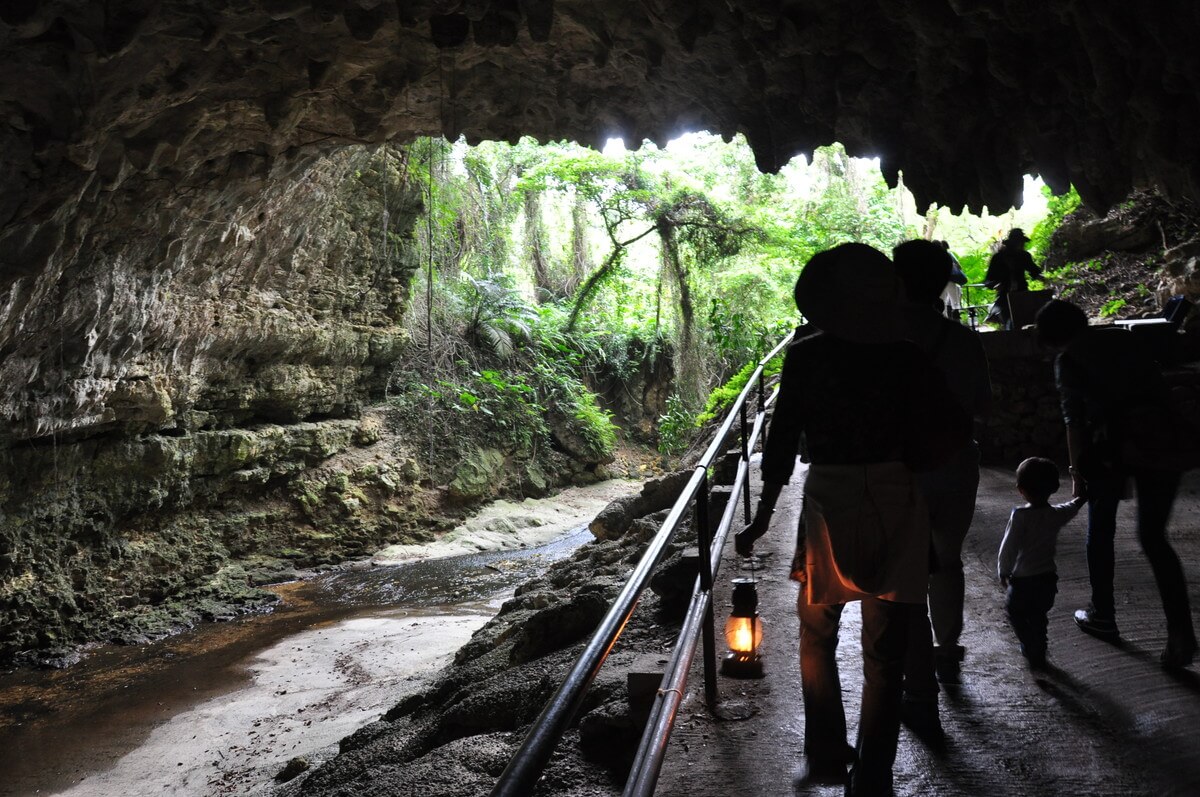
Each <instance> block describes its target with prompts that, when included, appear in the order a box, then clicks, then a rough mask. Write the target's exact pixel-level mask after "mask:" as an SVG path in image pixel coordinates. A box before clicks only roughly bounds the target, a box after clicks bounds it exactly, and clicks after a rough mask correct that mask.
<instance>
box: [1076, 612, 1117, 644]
mask: <svg viewBox="0 0 1200 797" xmlns="http://www.w3.org/2000/svg"><path fill="white" fill-rule="evenodd" d="M1075 625H1077V626H1079V630H1080V631H1082V632H1084V633H1085V634H1091V635H1092V636H1094V637H1099V638H1100V639H1108V640H1113V639H1116V638H1117V637H1119V636H1120V635H1121V634H1120V632H1119V631H1118V630H1117V621H1116V620H1114V619H1112V618H1111V617H1104V616H1102V615H1099V614H1097V613H1096V610H1095V609H1093V608H1092V607H1091V606H1089V607H1087V608H1086V609H1079V610H1078V611H1076V612H1075Z"/></svg>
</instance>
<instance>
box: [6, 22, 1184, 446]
mask: <svg viewBox="0 0 1200 797" xmlns="http://www.w3.org/2000/svg"><path fill="white" fill-rule="evenodd" d="M1198 14H1200V11H1198V10H1197V9H1196V7H1194V6H1181V7H1173V8H1166V7H1161V8H1160V7H1158V6H1145V7H1138V8H1136V9H1134V8H1132V7H1128V6H1126V5H1121V4H1103V5H1099V4H1095V3H1087V2H1083V0H1074V1H1071V2H1068V1H1066V0H1058V1H1057V2H1054V1H1052V2H1038V3H1033V2H1010V3H1006V4H1004V5H1003V6H1002V10H999V9H997V7H995V4H990V3H981V2H967V0H944V1H938V0H933V1H930V0H921V1H920V2H917V0H907V1H906V2H895V3H872V2H865V1H864V0H855V1H854V2H838V3H832V2H816V1H815V0H807V1H803V0H802V1H800V2H784V1H783V0H757V1H755V2H746V3H737V4H728V3H723V2H715V0H706V1H705V2H695V3H681V2H665V0H657V1H653V2H647V3H639V4H636V5H634V4H625V3H610V4H596V3H591V2H582V0H576V1H575V2H568V1H567V0H558V2H554V1H553V0H521V1H520V2H516V1H515V0H494V1H490V0H441V1H439V2H432V1H428V2H391V1H390V0H384V1H378V0H320V2H316V1H313V2H305V1H303V0H246V2H236V3H235V2H228V1H227V0H217V1H216V2H199V1H198V0H191V1H188V0H158V1H155V2H151V0H114V1H113V2H109V3H105V4H97V3H91V2H82V1H81V0H74V1H68V0H57V1H53V0H52V1H51V2H33V1H32V0H15V1H14V2H8V3H5V4H4V5H3V7H2V8H0V58H2V59H3V63H4V64H5V67H6V68H5V70H4V71H3V73H2V74H0V108H3V109H4V112H5V116H4V121H3V122H2V123H0V175H2V176H3V177H2V179H3V190H0V360H2V363H0V411H2V414H3V423H2V424H0V425H2V426H6V427H7V429H0V440H3V439H29V438H42V437H45V436H47V435H49V434H57V433H59V432H61V431H63V430H66V429H71V428H87V429H93V428H112V427H113V425H114V424H115V425H117V426H121V425H122V424H130V423H132V424H133V425H137V424H139V423H142V424H143V425H145V426H147V427H155V426H161V425H162V424H161V418H159V416H160V415H162V414H163V412H164V410H163V408H162V407H163V405H162V401H163V399H164V397H169V398H170V400H171V402H172V412H173V413H174V415H175V416H176V417H179V416H180V415H181V414H182V413H187V412H189V411H191V409H190V408H191V407H193V405H195V403H196V402H200V405H198V406H201V408H200V409H199V410H198V411H201V412H204V411H207V410H204V409H203V406H202V405H204V403H205V397H206V396H210V397H211V398H212V401H211V402H209V403H212V404H220V405H221V406H222V407H225V408H227V409H229V410H230V411H236V408H237V406H239V405H247V407H248V411H249V412H251V413H254V412H258V411H260V410H264V411H271V408H270V407H268V405H269V404H270V403H271V399H270V398H269V396H268V395H267V394H268V393H270V387H269V386H268V385H267V384H266V382H268V381H269V380H271V379H274V380H275V381H277V382H278V381H280V380H282V381H287V380H290V379H292V378H293V377H296V376H298V374H297V372H295V371H294V370H293V371H290V372H287V373H284V372H283V371H280V370H279V369H276V370H275V371H274V372H271V373H267V374H258V373H257V372H258V371H259V369H261V368H262V366H260V365H259V364H258V362H257V361H256V360H255V359H254V356H253V355H251V354H250V353H249V352H250V350H251V349H252V348H259V349H265V350H266V351H264V352H263V356H265V357H267V358H270V357H271V354H272V351H271V345H272V344H271V343H270V342H269V339H271V338H272V337H275V335H274V333H273V332H272V329H273V326H274V325H277V324H278V323H280V322H282V321H286V320H287V319H288V318H290V315H289V313H290V311H289V310H288V309H287V308H288V307H290V306H293V305H295V304H297V303H299V304H300V305H306V304H311V293H310V295H309V296H301V297H295V296H293V295H292V293H293V292H294V291H296V290H297V289H299V290H300V291H302V292H304V291H306V290H307V289H306V288H305V287H304V286H305V284H306V278H304V276H303V275H300V278H299V279H294V278H293V276H294V275H293V272H292V271H290V270H288V269H287V268H284V267H281V266H279V265H278V263H277V262H274V261H280V260H282V261H285V262H286V261H288V260H289V258H291V257H292V255H291V254H290V252H291V251H292V250H295V251H296V252H298V253H300V255H303V253H304V251H305V250H306V249H308V248H311V247H310V246H309V245H306V244H305V239H304V235H305V230H304V226H305V225H303V224H301V225H300V226H299V227H298V228H297V229H289V230H286V231H285V230H283V229H278V230H272V229H271V225H272V224H282V223H283V222H284V220H286V219H292V218H295V219H306V218H307V217H306V216H305V214H304V212H303V208H304V207H305V206H306V205H305V203H306V202H308V203H313V204H314V205H319V202H318V195H317V194H314V193H313V192H314V191H315V189H314V187H313V186H314V185H315V184H314V182H313V175H315V174H318V173H321V172H322V170H326V169H329V168H331V167H330V165H329V164H328V163H327V162H325V161H323V160H321V158H323V157H324V155H325V154H327V153H329V152H331V151H333V150H335V149H336V148H338V147H342V146H345V145H346V144H353V143H362V142H378V141H382V140H385V139H389V138H393V137H396V138H400V139H406V138H410V137H412V136H415V135H419V134H423V133H434V132H439V131H442V132H446V133H448V134H450V135H451V136H453V135H456V134H458V133H459V132H463V133H465V134H466V135H467V137H468V139H469V140H473V139H479V138H485V137H486V138H514V137H516V136H518V135H520V134H522V133H531V134H534V135H538V136H541V137H543V138H550V137H556V138H557V137H573V138H576V139H579V140H583V141H587V142H597V141H601V140H603V139H605V138H606V137H608V136H610V135H613V134H623V135H625V136H626V137H627V138H628V139H630V140H632V141H640V140H641V138H642V137H643V136H650V137H653V138H655V139H657V140H659V141H660V142H661V141H664V140H665V139H667V138H669V137H670V136H671V135H672V134H673V133H675V132H678V131H680V130H682V129H686V128H699V127H704V128H708V129H712V130H717V131H721V132H724V133H730V134H731V133H734V132H738V131H741V132H744V133H746V134H747V136H748V138H749V139H750V141H751V143H752V145H753V146H754V148H755V151H756V154H757V156H758V159H759V162H760V164H762V165H763V166H764V167H767V168H773V167H775V166H777V165H778V164H780V163H782V162H783V161H785V160H786V159H787V158H788V157H790V156H792V155H793V154H796V153H798V152H805V151H809V150H811V148H812V147H813V146H816V145H819V144H823V143H828V142H830V141H832V140H834V139H837V140H840V141H842V142H843V143H845V144H846V145H847V146H848V147H849V148H850V149H851V150H853V151H857V152H863V153H870V154H878V155H880V156H881V157H882V158H883V164H884V168H885V172H886V173H888V174H889V175H894V173H895V171H896V170H897V169H900V168H903V169H904V172H905V182H906V184H907V185H908V186H909V187H910V188H912V189H913V190H914V191H915V192H916V193H917V194H918V195H919V196H922V197H924V198H925V199H936V200H938V201H939V202H940V203H942V204H945V205H949V206H952V207H956V206H959V205H961V204H963V203H970V204H972V205H973V206H979V205H980V204H981V203H984V202H987V203H990V204H991V205H992V206H993V207H998V206H1004V205H1007V204H1009V203H1010V202H1011V201H1013V200H1014V199H1015V197H1017V196H1019V194H1020V189H1021V175H1022V173H1024V172H1026V171H1036V172H1039V173H1041V174H1042V175H1043V176H1044V177H1045V178H1046V179H1047V180H1048V181H1049V182H1050V183H1051V185H1054V186H1056V187H1059V188H1065V186H1066V185H1067V183H1068V182H1073V183H1074V184H1075V185H1076V186H1077V187H1078V188H1079V190H1080V191H1081V193H1082V194H1083V195H1084V197H1085V199H1088V200H1089V201H1091V202H1092V203H1093V204H1096V205H1098V206H1104V205H1106V204H1109V203H1111V202H1113V201H1115V200H1116V199H1119V198H1121V197H1123V196H1124V195H1125V194H1126V193H1127V191H1128V189H1129V188H1130V187H1131V186H1132V185H1136V184H1142V183H1155V184H1158V185H1159V186H1161V187H1162V188H1163V189H1164V190H1165V191H1166V192H1167V193H1168V195H1187V196H1196V195H1200V180H1198V177H1200V163H1197V161H1196V159H1195V157H1194V146H1193V139H1194V137H1193V131H1194V130H1195V129H1196V127H1197V125H1196V124H1195V123H1196V122H1197V121H1198V120H1200V104H1198V98H1200V54H1198V53H1197V50H1196V48H1195V47H1193V46H1192V40H1193V39H1192V37H1193V34H1195V33H1196V32H1197V31H1200V25H1197V20H1198V16H1197V15H1198ZM293 202H294V203H296V209H295V210H291V211H285V210H284V206H285V205H287V204H289V203H293ZM264 226H265V228H266V229H260V228H263V227H264ZM164 292H169V293H170V295H171V297H172V300H171V301H163V300H162V298H161V296H160V294H162V293H164ZM231 296H238V297H242V298H239V299H238V302H239V303H240V302H242V301H244V302H245V306H246V307H252V308H254V309H253V310H252V311H250V314H249V315H251V316H253V318H249V317H247V318H246V319H245V321H246V325H247V327H254V328H257V329H260V330H262V331H261V336H262V338H263V340H262V341H260V342H253V341H252V338H249V337H247V336H245V335H243V334H241V333H231V332H230V331H229V326H228V325H230V324H232V325H233V326H234V327H235V328H238V327H239V325H240V324H241V320H240V319H237V318H234V319H228V318H222V314H223V313H225V312H226V311H225V310H224V309H223V308H222V307H221V304H222V302H224V301H227V300H228V299H229V298H230V297H231ZM176 300H178V301H176ZM334 301H335V302H336V300H334ZM175 308H178V309H175ZM206 312H207V316H206V317H205V319H204V323H202V324H201V323H199V318H200V317H201V316H203V315H204V314H205V313H206ZM238 312H240V311H235V315H236V314H237V313H238ZM312 323H313V326H311V327H310V328H311V329H312V330H313V331H312V335H311V336H310V337H309V338H308V339H307V340H301V339H295V338H293V339H290V340H289V341H288V343H287V344H285V349H286V351H283V352H280V354H281V355H282V359H284V361H285V362H287V361H288V358H289V357H290V358H291V360H293V361H297V362H298V361H311V362H308V364H307V365H306V366H305V367H308V368H311V369H317V371H319V372H317V371H313V372H311V373H306V374H305V376H308V377H311V379H310V380H309V385H308V392H309V394H310V396H311V403H312V407H313V408H318V407H321V408H325V409H323V410H320V411H323V412H332V413H337V412H340V411H341V410H339V408H344V407H347V406H349V404H351V403H353V399H352V398H351V397H350V394H352V393H353V392H354V389H353V388H352V385H353V384H355V381H354V380H355V378H356V377H355V375H354V370H355V368H356V367H357V366H356V364H355V363H357V362H361V361H362V360H363V359H364V358H370V357H373V356H377V355H376V354H370V353H366V354H364V352H365V351H366V350H367V349H369V346H370V345H371V344H370V343H369V342H368V341H365V340H364V339H363V338H362V337H361V336H355V335H352V336H351V338H353V339H349V338H347V339H344V340H342V339H339V340H338V341H334V340H330V339H328V338H327V337H325V335H327V334H332V335H334V336H335V337H336V335H337V334H340V333H334V332H329V331H328V330H324V331H322V330H320V329H318V327H320V326H321V325H322V324H323V321H322V319H321V318H320V317H318V316H317V315H316V314H314V315H313V317H312ZM251 343H253V345H250V344H251ZM300 349H307V351H306V352H301V351H300ZM322 350H324V351H326V352H327V354H322V353H321V351H322ZM276 359H278V358H276ZM159 361H170V362H171V363H173V367H176V368H178V369H181V370H183V371H186V372H187V373H188V375H189V378H188V380H185V382H186V387H185V386H184V384H183V383H179V382H175V381H171V380H168V381H169V384H168V383H163V382H162V381H161V380H159V381H158V382H155V381H154V380H155V378H156V376H157V374H158V371H159V370H162V369H160V368H159V366H158V365H157V364H156V363H157V362H159ZM347 363H348V365H347ZM347 367H348V368H349V370H346V368H347ZM118 374H121V376H118ZM143 374H144V378H143V376H142V375H143ZM247 381H249V382H257V383H258V384H257V385H256V386H253V387H250V388H246V389H243V388H242V387H241V386H240V385H241V384H242V383H244V382H247ZM222 391H224V393H225V395H224V397H223V398H219V397H218V394H220V393H222ZM285 392H286V390H285ZM286 404H287V402H286V401H284V402H275V409H274V411H277V412H278V413H281V414H282V415H284V416H287V415H295V416H298V417H299V416H303V415H304V414H305V413H306V412H308V411H309V407H307V406H304V407H300V408H299V409H298V410H296V411H293V410H291V409H289V408H288V407H287V406H285V405H286ZM176 405H178V407H177V406H176ZM314 411H315V409H314ZM139 413H143V414H145V417H143V418H141V419H140V420H139V417H138V415H139Z"/></svg>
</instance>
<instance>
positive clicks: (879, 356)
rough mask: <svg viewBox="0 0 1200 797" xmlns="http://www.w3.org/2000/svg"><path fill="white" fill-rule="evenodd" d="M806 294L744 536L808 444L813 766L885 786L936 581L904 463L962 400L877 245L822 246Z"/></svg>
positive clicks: (755, 530)
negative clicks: (852, 618) (846, 701)
mask: <svg viewBox="0 0 1200 797" xmlns="http://www.w3.org/2000/svg"><path fill="white" fill-rule="evenodd" d="M795 299H796V306H797V308H798V309H799V310H800V312H801V314H802V315H803V316H804V317H805V318H806V319H807V321H808V322H809V323H808V326H807V327H806V328H803V329H802V332H803V334H801V335H798V336H797V340H796V341H794V342H793V343H792V344H791V346H789V348H788V350H787V353H786V355H785V359H784V365H783V371H782V374H781V385H780V392H779V400H778V402H777V404H776V407H775V414H774V418H773V419H772V421H771V429H770V433H769V435H768V439H767V444H766V448H765V451H764V454H763V464H762V478H763V488H762V493H761V496H760V503H759V505H758V510H757V512H756V513H755V516H754V519H753V520H752V522H751V523H750V525H749V526H747V527H746V528H745V529H744V530H743V531H741V532H740V533H738V534H737V536H736V547H737V551H738V553H739V554H740V555H742V556H748V555H750V553H751V552H752V549H753V545H754V541H755V540H757V539H758V538H759V537H761V536H762V535H763V534H764V533H766V531H767V529H768V527H769V525H770V518H771V513H772V512H773V511H774V508H775V504H776V501H777V500H778V497H779V494H780V492H781V491H782V489H783V486H784V485H785V484H787V482H788V481H789V479H790V478H791V475H792V471H793V469H794V466H795V459H796V455H797V453H799V454H800V456H801V458H802V460H803V461H805V462H807V463H809V468H808V473H807V476H806V479H805V484H804V517H803V524H804V526H805V528H806V533H805V536H804V538H803V540H802V541H801V543H800V547H799V550H798V551H797V554H798V555H797V561H798V563H799V566H798V571H799V572H798V578H799V580H801V581H802V587H801V590H800V596H799V601H798V609H799V613H800V676H801V685H802V692H803V700H804V711H805V726H806V728H805V739H804V751H805V755H806V758H807V763H808V771H807V775H806V776H805V779H806V780H808V781H812V782H829V781H831V780H832V781H838V782H840V781H843V780H844V781H846V784H847V785H846V793H847V794H848V795H855V796H856V797H874V796H875V795H884V796H886V795H890V794H891V793H892V765H893V764H894V762H895V757H896V745H897V739H898V736H899V727H900V700H901V688H902V682H903V675H904V658H905V649H906V646H907V643H908V626H909V618H910V617H911V616H912V615H913V613H914V612H913V609H912V604H923V603H924V602H925V599H926V590H927V585H928V578H929V545H930V539H929V523H928V515H927V510H926V507H925V503H924V499H923V498H922V496H921V493H920V490H919V489H918V488H917V485H916V482H915V480H914V478H913V476H912V472H911V468H910V464H909V463H910V462H914V461H922V464H924V461H925V460H928V459H930V458H931V457H934V458H936V457H938V456H944V452H938V451H934V450H933V449H934V448H937V447H938V445H937V441H938V440H940V439H944V435H943V434H942V432H941V430H940V429H939V428H938V427H939V426H940V425H944V424H945V422H946V421H945V418H944V417H940V416H943V415H944V412H945V408H946V407H956V406H957V405H956V404H955V403H954V400H953V397H952V396H951V395H950V394H949V391H948V389H947V388H946V386H945V380H944V378H943V377H942V375H941V373H940V372H939V371H938V370H937V369H936V368H935V367H934V366H933V364H932V363H931V362H930V360H929V358H928V357H927V356H926V355H925V354H924V353H923V352H922V351H921V350H920V349H919V348H918V347H917V346H916V345H915V344H913V343H910V342H907V341H905V340H904V339H903V337H904V335H903V331H902V330H903V326H902V323H901V313H900V283H899V280H898V279H897V277H896V273H895V270H894V268H893V267H892V264H891V262H890V261H889V260H888V258H887V256H886V255H884V254H883V253H882V252H879V251H878V250H876V249H872V248H871V247H869V246H866V245H863V244H843V245H841V246H838V247H835V248H833V249H830V250H828V251H825V252H821V253H819V254H817V255H815V256H814V257H813V258H812V259H811V260H809V262H808V264H807V265H806V266H805V268H804V270H803V271H802V272H801V274H800V277H799V279H798V280H797V281H796V288H795ZM950 411H951V412H953V411H954V410H950ZM968 426H969V424H968ZM956 442H957V441H956ZM942 447H944V446H942ZM851 601H860V602H861V605H862V618H863V620H862V622H863V631H862V645H863V675H864V679H863V698H862V714H861V716H860V719H859V727H858V741H857V745H856V749H855V750H854V751H853V752H852V751H850V750H849V749H848V746H847V744H846V718H845V710H844V707H843V705H842V696H841V684H840V679H839V675H838V667H837V661H836V658H835V653H836V649H837V640H838V627H839V624H840V618H841V614H842V610H843V609H844V608H845V605H846V604H847V603H848V602H851ZM848 765H852V766H851V769H850V772H849V773H848V774H847V771H846V767H847V766H848Z"/></svg>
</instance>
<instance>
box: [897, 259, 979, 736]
mask: <svg viewBox="0 0 1200 797" xmlns="http://www.w3.org/2000/svg"><path fill="white" fill-rule="evenodd" d="M892 260H893V262H894V263H895V265H896V273H897V274H898V275H899V277H900V281H901V282H902V283H903V285H904V293H905V296H906V298H907V303H905V305H904V307H903V310H902V318H903V323H904V332H905V336H906V337H907V338H908V339H909V340H911V341H912V342H913V343H916V344H917V345H918V346H919V347H920V348H921V350H922V351H924V352H925V354H926V355H927V356H928V357H929V359H930V360H931V361H932V362H933V363H934V365H935V366H936V367H937V368H938V369H939V370H940V371H941V372H942V374H943V376H944V377H945V379H946V384H947V386H948V387H949V389H950V391H951V393H953V394H954V399H955V401H956V402H957V403H958V406H959V407H960V408H961V409H962V412H963V414H964V415H965V416H966V417H968V418H977V419H980V420H982V419H984V418H986V417H987V415H988V414H989V413H990V411H991V406H992V383H991V378H990V376H989V373H988V362H987V355H986V354H984V351H983V343H982V342H981V341H980V339H979V334H978V333H977V332H974V331H972V330H970V329H968V328H967V327H964V326H963V325H962V324H959V323H956V322H954V321H951V320H950V319H948V318H946V317H945V316H943V315H942V314H941V313H940V312H939V305H940V302H939V301H938V293H939V292H940V291H941V290H942V288H943V286H944V285H945V284H946V281H947V279H949V277H950V275H951V273H952V271H953V265H954V264H953V262H952V261H951V259H950V256H949V253H948V252H947V251H946V250H945V249H944V248H942V247H941V246H939V245H938V244H937V243H934V242H931V241H907V242H905V243H902V244H900V245H899V246H897V247H896V248H895V249H894V250H893V251H892ZM957 421H958V419H953V422H957ZM947 422H952V421H951V419H947ZM917 481H918V483H919V484H920V486H921V492H922V493H923V494H924V496H925V501H926V503H927V504H928V505H929V526H930V531H931V534H932V541H933V563H932V567H931V571H930V574H929V609H928V618H926V616H925V607H924V605H922V606H921V607H920V611H919V612H918V617H917V618H916V619H915V620H914V623H915V624H914V626H913V628H912V629H910V632H909V633H910V635H911V639H910V641H909V655H908V661H907V664H906V668H905V678H904V697H905V704H904V709H905V719H906V721H908V722H909V723H910V724H911V725H913V727H914V729H915V730H917V731H918V732H919V731H921V730H925V731H928V732H940V724H939V723H938V716H937V695H938V686H937V680H935V671H936V674H937V679H938V680H942V681H944V682H947V683H957V682H958V680H959V665H960V662H961V661H962V660H963V648H962V646H961V645H959V637H960V635H961V634H962V628H963V592H964V582H963V570H962V567H963V564H962V549H963V541H964V540H965V539H966V536H967V531H968V530H969V529H970V528H971V519H972V517H973V516H974V514H975V496H976V493H977V491H978V489H979V447H978V446H977V445H976V443H975V441H974V440H972V439H971V438H970V436H968V437H966V439H964V440H963V442H962V445H961V446H960V447H959V448H958V449H957V450H956V451H954V453H953V455H952V456H951V457H950V459H949V460H948V461H947V462H946V463H944V464H943V465H941V466H939V467H937V468H934V469H932V470H929V471H926V472H923V473H919V474H917ZM931 620H932V623H933V628H932V634H931V633H930V621H931ZM935 641H936V643H937V644H936V646H935V644H934V642H935Z"/></svg>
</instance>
